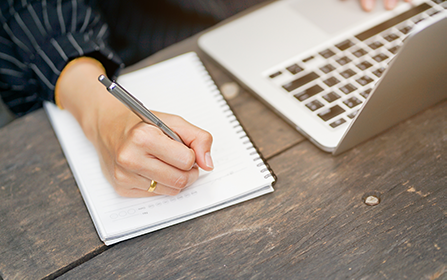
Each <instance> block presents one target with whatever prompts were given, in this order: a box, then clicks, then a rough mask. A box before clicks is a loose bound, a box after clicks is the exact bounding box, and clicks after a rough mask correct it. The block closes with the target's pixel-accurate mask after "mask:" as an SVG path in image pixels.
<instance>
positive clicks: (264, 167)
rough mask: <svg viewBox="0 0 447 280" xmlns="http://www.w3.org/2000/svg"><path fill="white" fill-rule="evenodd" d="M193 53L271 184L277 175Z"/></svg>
mask: <svg viewBox="0 0 447 280" xmlns="http://www.w3.org/2000/svg"><path fill="white" fill-rule="evenodd" d="M192 55H194V59H195V60H196V62H197V64H198V66H200V69H201V71H202V73H203V75H204V76H205V77H207V82H208V86H209V87H210V89H211V92H212V93H213V94H214V96H215V97H216V98H219V100H218V102H219V103H221V105H220V107H221V108H225V107H226V109H224V111H223V112H229V114H228V115H227V116H226V117H227V118H231V117H233V118H234V119H233V120H231V121H230V123H236V125H234V126H233V129H238V128H240V129H239V130H238V131H236V134H241V136H240V139H241V140H243V139H244V138H247V139H246V140H245V141H244V142H242V144H243V145H244V146H246V148H247V150H251V149H253V151H252V152H250V153H249V155H250V156H252V158H253V161H261V162H259V163H258V164H257V165H256V166H257V167H258V168H259V172H261V173H265V172H268V174H265V175H264V179H268V178H269V177H273V180H274V181H273V182H272V186H273V185H274V184H275V183H276V181H277V177H276V175H275V173H274V172H273V170H272V169H271V168H270V165H269V164H268V163H267V161H266V160H265V158H264V157H263V156H262V153H261V152H260V151H259V149H258V148H257V147H256V146H255V145H254V143H253V142H252V141H251V137H250V136H249V135H248V133H247V132H246V130H245V128H244V127H243V126H242V124H241V123H240V121H239V119H238V117H237V116H236V115H235V113H234V110H233V109H232V108H231V106H230V104H228V102H227V100H226V99H225V98H224V97H223V95H222V93H221V92H220V90H219V89H218V88H217V86H216V84H215V83H214V81H213V80H212V78H211V76H210V74H209V72H208V70H207V69H206V67H205V65H203V63H202V61H201V60H200V58H199V57H198V55H197V54H196V53H194V52H193V53H192Z"/></svg>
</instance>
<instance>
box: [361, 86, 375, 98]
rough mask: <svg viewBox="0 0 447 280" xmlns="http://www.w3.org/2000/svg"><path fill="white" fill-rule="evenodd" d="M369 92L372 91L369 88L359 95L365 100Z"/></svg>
mask: <svg viewBox="0 0 447 280" xmlns="http://www.w3.org/2000/svg"><path fill="white" fill-rule="evenodd" d="M371 91H372V89H370V88H369V89H367V90H365V91H364V92H362V93H360V95H361V96H362V97H363V98H365V99H366V98H368V96H369V94H370V93H371Z"/></svg>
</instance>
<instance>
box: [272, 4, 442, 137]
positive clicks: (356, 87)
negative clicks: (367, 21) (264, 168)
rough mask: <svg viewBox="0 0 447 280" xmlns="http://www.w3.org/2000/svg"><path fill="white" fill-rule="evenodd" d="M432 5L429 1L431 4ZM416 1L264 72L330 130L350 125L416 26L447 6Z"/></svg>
mask: <svg viewBox="0 0 447 280" xmlns="http://www.w3.org/2000/svg"><path fill="white" fill-rule="evenodd" d="M430 4H431V5H430ZM430 4H428V3H423V4H420V5H418V6H416V7H413V8H412V9H410V10H408V11H407V12H404V13H402V14H400V15H398V16H396V17H394V18H391V19H390V20H387V21H385V22H383V23H381V24H379V25H377V26H375V27H373V28H371V29H369V30H366V31H364V32H362V33H360V34H358V35H356V36H353V37H351V38H347V39H346V40H343V41H341V42H340V43H338V44H335V45H334V46H332V47H328V48H324V49H322V50H320V51H317V52H315V54H314V55H311V56H308V57H306V58H305V59H301V60H300V61H297V62H295V63H291V64H290V65H289V66H287V67H285V68H284V69H280V70H279V71H275V72H274V73H271V74H269V75H268V79H270V80H272V81H275V79H278V77H281V76H283V75H284V73H285V72H288V73H289V74H288V75H290V74H291V75H292V78H291V80H290V81H287V82H286V83H282V84H280V85H279V84H278V83H276V84H278V85H279V86H281V87H282V90H283V91H285V92H286V93H287V94H291V95H293V96H294V97H295V99H296V100H298V103H300V104H301V105H302V106H304V107H306V108H307V110H308V111H309V112H310V113H312V114H314V115H315V116H316V117H317V118H318V119H320V120H321V121H322V122H324V123H326V124H327V125H328V127H330V128H331V129H335V128H337V127H339V126H341V125H342V124H344V123H349V122H350V121H351V120H352V119H353V118H354V117H355V116H356V114H357V112H358V111H359V109H360V108H361V107H362V105H363V104H364V102H365V100H366V99H367V98H368V95H369V94H370V93H371V91H372V88H373V87H374V85H375V84H376V83H377V81H378V80H379V79H380V77H381V76H382V74H383V72H384V71H385V69H386V67H387V66H388V64H389V62H390V61H391V60H392V59H393V57H394V56H395V55H396V54H397V52H398V50H399V47H400V46H401V45H402V42H403V40H405V38H406V36H407V35H408V34H409V32H410V31H411V29H412V28H413V27H414V25H415V24H417V23H419V22H421V21H423V20H424V19H427V18H428V17H430V16H433V15H435V14H437V13H439V12H441V11H443V10H445V9H447V1H446V0H432V1H431V2H430Z"/></svg>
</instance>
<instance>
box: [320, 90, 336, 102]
mask: <svg viewBox="0 0 447 280" xmlns="http://www.w3.org/2000/svg"><path fill="white" fill-rule="evenodd" d="M323 98H324V99H325V100H326V101H327V102H329V103H331V102H334V101H335V100H337V99H339V98H340V95H338V94H336V93H335V92H333V91H331V92H329V93H328V94H325V95H323Z"/></svg>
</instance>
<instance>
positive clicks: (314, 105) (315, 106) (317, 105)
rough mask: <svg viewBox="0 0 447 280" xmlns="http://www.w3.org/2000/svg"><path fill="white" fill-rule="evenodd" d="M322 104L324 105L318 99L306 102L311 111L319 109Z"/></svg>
mask: <svg viewBox="0 0 447 280" xmlns="http://www.w3.org/2000/svg"><path fill="white" fill-rule="evenodd" d="M323 106H324V105H323V103H321V102H320V101H318V100H314V101H312V102H310V103H307V104H306V107H307V108H309V109H310V110H311V111H312V112H313V111H315V110H318V109H320V108H321V107H323Z"/></svg>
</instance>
